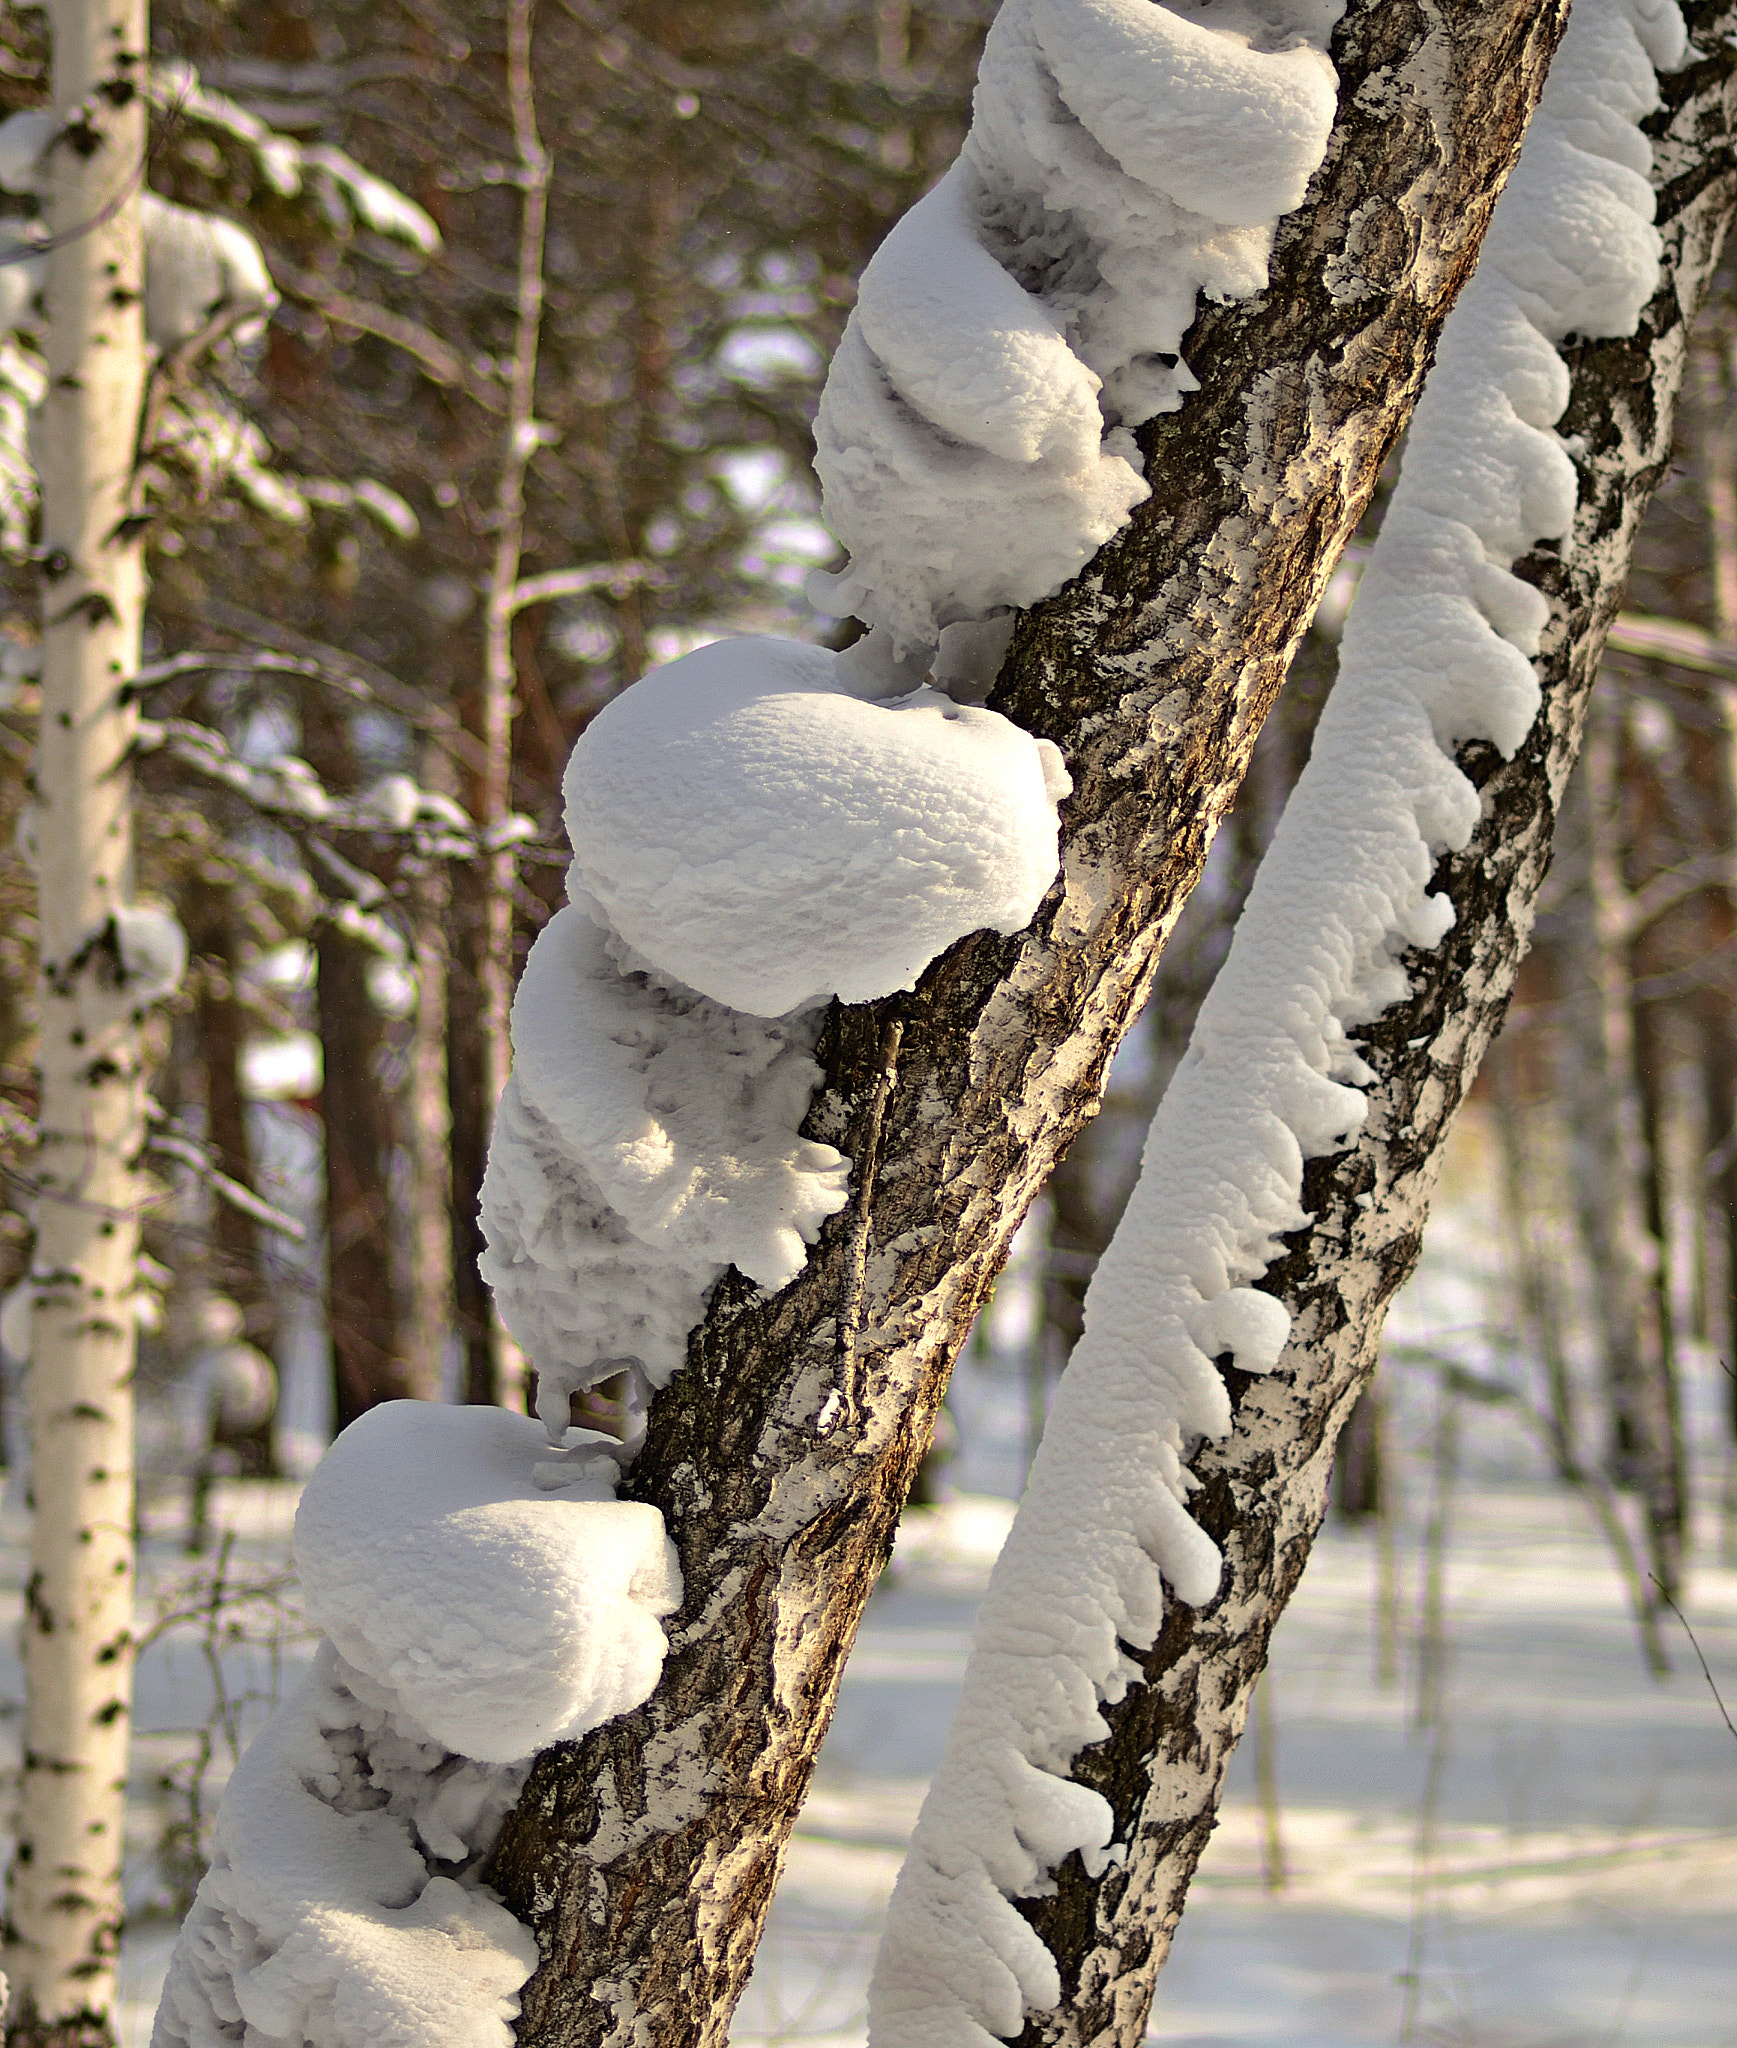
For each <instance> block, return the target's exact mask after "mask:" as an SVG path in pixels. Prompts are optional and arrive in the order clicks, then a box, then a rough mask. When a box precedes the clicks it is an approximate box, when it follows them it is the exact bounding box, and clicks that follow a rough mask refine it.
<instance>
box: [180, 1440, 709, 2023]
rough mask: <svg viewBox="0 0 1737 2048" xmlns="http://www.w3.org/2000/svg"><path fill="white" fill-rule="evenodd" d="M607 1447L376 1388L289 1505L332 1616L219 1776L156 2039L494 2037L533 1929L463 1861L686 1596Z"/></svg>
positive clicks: (635, 1683) (629, 1682) (317, 1595)
mask: <svg viewBox="0 0 1737 2048" xmlns="http://www.w3.org/2000/svg"><path fill="white" fill-rule="evenodd" d="M618 1450H619V1447H618V1446H616V1445H614V1444H612V1443H609V1442H607V1441H606V1440H604V1439H601V1438H596V1437H588V1436H587V1435H586V1434H585V1433H584V1432H579V1431H575V1432H572V1433H571V1437H570V1439H569V1440H568V1441H567V1442H566V1443H565V1444H563V1445H562V1447H560V1448H558V1449H551V1447H550V1444H549V1441H548V1438H547V1436H546V1435H545V1433H544V1431H543V1430H542V1429H541V1428H540V1427H539V1426H538V1425H537V1424H536V1423H534V1422H532V1421H530V1420H529V1419H528V1418H526V1417H524V1416H521V1415H512V1414H509V1413H507V1412H506V1411H505V1410H503V1409H495V1408H446V1407H440V1406H436V1405H435V1404H433V1403H425V1402H418V1401H394V1402H389V1403H387V1404H386V1405H384V1406H382V1407H379V1408H374V1409H371V1410H370V1411H369V1412H368V1413H367V1414H366V1415H364V1416H362V1417H361V1418H360V1420H359V1421H357V1422H355V1423H352V1424H351V1426H350V1428H349V1429H347V1430H346V1431H345V1432H344V1433H343V1435H342V1436H340V1437H339V1439H338V1441H337V1442H336V1443H335V1444H334V1445H333V1446H332V1448H331V1450H330V1451H328V1452H327V1454H326V1456H325V1458H324V1459H323V1460H322V1461H321V1463H320V1465H319V1468H318V1469H317V1471H316V1472H315V1474H314V1476H313V1478H312V1479H311V1480H310V1481H309V1483H308V1485H307V1488H306V1490H305V1491H304V1493H303V1495H302V1501H301V1506H300V1509H299V1511H298V1513H297V1515H296V1557H297V1563H298V1566H299V1568H300V1572H301V1579H302V1587H303V1591H304V1593H305V1595H306V1598H307V1603H308V1607H309V1609H310V1611H311V1612H312V1614H313V1616H314V1618H315V1620H316V1621H318V1622H319V1624H320V1625H321V1627H322V1628H324V1629H325V1631H326V1633H327V1638H328V1639H327V1641H326V1642H324V1643H323V1644H322V1645H321V1648H320V1652H319V1655H318V1658H317V1659H316V1662H315V1666H314V1670H313V1673H312V1675H311V1677H310V1679H309V1680H308V1683H307V1684H306V1685H305V1686H304V1687H303V1688H302V1689H301V1690H300V1691H299V1692H298V1693H296V1694H295V1695H294V1696H293V1697H292V1698H291V1699H290V1700H288V1701H287V1702H286V1703H285V1705H284V1706H283V1707H282V1708H280V1710H279V1711H278V1713H277V1714H276V1715H275V1716H274V1717H273V1719H272V1720H271V1722H270V1723H269V1724H268V1726H267V1727H266V1728H265V1730H264V1731H263V1732H262V1733H261V1735H260V1736H259V1737H258V1738H257V1739H256V1740H255V1741H254V1742H253V1743H252V1744H251V1745H250V1747H249V1748H248V1750H247V1752H246V1754H245V1756H244V1757H243V1758H242V1761H241V1763H240V1765H239V1766H238V1767H237V1769H236V1772H235V1774H234V1776H233V1777H232V1778H231V1779H230V1781H229V1785H228V1787H227V1789H226V1790H225V1792H224V1796H223V1804H222V1807H221V1809H220V1812H219V1816H218V1822H217V1832H216V1853H215V1855H214V1857H213V1861H212V1866H211V1869H210V1870H209V1872H208V1873H207V1874H206V1876H205V1878H204V1879H203V1881H202V1882H201V1884H200V1887H199V1892H198V1895H197V1898H196V1899H195V1902H194V1906H193V1910H192V1912H191V1913H190V1914H189V1915H188V1918H187V1921H186V1923H185V1925H184V1926H183V1928H182V1931H181V1935H180V1938H179V1940H178V1942H177V1944H176V1948H175V1953H174V1957H173V1959H172V1961H171V1964H170V1970H169V1977H168V1982H167V1984H166V1986H165V1989H164V1994H163V2001H162V2004H161V2006H160V2008H159V2010H158V2015H157V2024H156V2029H155V2032H154V2034H153V2036H152V2039H153V2043H154V2048H220V2044H233V2043H234V2042H236V2041H239V2040H245V2041H246V2042H247V2043H248V2044H250V2048H268V2044H280V2043H281V2044H283V2048H508V2044H509V2043H510V2042H511V2040H512V2027H511V2022H512V2020H513V2019H514V2017H515V2016H516V2015H517V2012H518V1994H519V1989H520V1987H521V1986H522V1985H523V1983H524V1981H525V1979H526V1978H527V1977H528V1976H529V1975H530V1973H531V1971H532V1969H533V1968H534V1967H535V1964H536V1959H537V1951H536V1944H535V1942H534V1941H533V1940H532V1938H531V1936H530V1935H529V1933H528V1932H527V1931H526V1930H525V1929H524V1928H522V1927H521V1926H520V1925H519V1924H518V1922H517V1921H516V1920H515V1919H514V1918H513V1917H512V1915H511V1914H509V1913H508V1912H507V1911H506V1910H505V1908H504V1907H502V1906H500V1905H499V1904H498V1903H497V1902H496V1901H495V1900H494V1899H493V1898H492V1897H491V1896H490V1895H488V1894H487V1893H486V1892H484V1891H482V1890H481V1889H479V1887H478V1885H477V1882H476V1871H477V1870H478V1869H479V1868H480V1866H481V1863H482V1861H483V1859H484V1858H485V1857H486V1855H487V1853H488V1850H489V1849H490V1848H491V1847H492V1845H493V1843H494V1840H495V1837H496V1835H497V1834H498V1832H499V1829H500V1824H501V1821H502V1819H503V1817H504V1816H505V1814H506V1813H507V1811H508V1810H509V1808H510V1807H511V1806H512V1804H513V1801H514V1800H515V1799H516V1797H517V1796H518V1792H519V1788H520V1786H521V1785H522V1783H523V1782H524V1775H525V1769H526V1760H527V1759H528V1758H529V1756H530V1755H531V1754H532V1753H533V1752H534V1751H536V1750H538V1749H541V1748H545V1747H547V1745H548V1744H550V1743H552V1742H558V1741H563V1740H567V1739H570V1738H572V1737H574V1736H577V1735H579V1734H582V1733H583V1732H584V1731H585V1730H586V1729H588V1728H593V1727H595V1726H597V1724H598V1723H599V1722H601V1721H604V1720H607V1719H609V1718H611V1717H612V1716H613V1715H616V1714H620V1713H624V1712H626V1711H627V1710H628V1709H629V1708H630V1707H633V1706H636V1705H637V1704H638V1703H639V1702H640V1701H641V1700H642V1699H644V1698H646V1697H647V1696H648V1695H649V1693H650V1692H651V1691H652V1689H653V1687H654V1686H655V1685H656V1683H657V1678H658V1673H659V1671H660V1670H661V1668H662V1665H663V1658H664V1652H665V1649H666V1643H665V1639H664V1634H663V1630H662V1628H661V1626H660V1625H659V1618H660V1617H661V1616H662V1615H665V1614H668V1613H670V1612H671V1611H672V1610H673V1609H674V1607H675V1606H676V1604H677V1601H678V1600H679V1598H680V1591H681V1581H680V1574H679V1571H678V1569H677V1565H676V1560H675V1553H674V1550H673V1547H672V1546H671V1544H670V1543H669V1540H668V1538H667V1537H666V1536H665V1534H664V1530H663V1519H662V1517H661V1516H660V1515H659V1514H658V1512H657V1510H656V1509H655V1508H650V1507H645V1506H643V1505H640V1504H639V1503H636V1502H629V1501H617V1500H615V1499H614V1497H613V1492H612V1487H613V1482H614V1479H615V1476H616V1472H617V1465H616V1459H615V1456H613V1455H611V1453H614V1452H618Z"/></svg>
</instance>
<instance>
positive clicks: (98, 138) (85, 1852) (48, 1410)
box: [5, 0, 146, 2048]
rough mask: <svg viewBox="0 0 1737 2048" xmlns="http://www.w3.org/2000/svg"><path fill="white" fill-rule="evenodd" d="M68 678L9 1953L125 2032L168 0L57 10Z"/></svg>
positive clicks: (43, 770)
mask: <svg viewBox="0 0 1737 2048" xmlns="http://www.w3.org/2000/svg"><path fill="white" fill-rule="evenodd" d="M53 31H54V105H55V109H56V112H57V114H58V115H59V117H60V119H61V121H62V122H63V123H64V124H65V125H64V127H63V129H62V131H61V134H60V138H59V140H58V141H57V142H56V144H55V145H54V147H53V149H52V152H51V155H50V159H49V161H50V163H51V166H52V198H51V202H50V209H49V224H50V228H51V232H52V235H53V237H54V242H55V247H54V251H53V254H52V256H51V257H50V261H49V275H48V287H47V303H48V395H47V398H46V400H45V402H44V405H43V410H42V418H41V428H40V433H41V440H40V465H41V473H42V556H41V566H42V589H43V676H42V729H41V736H40V740H39V743H38V751H37V765H36V801H37V808H38V816H39V829H38V843H39V849H40V861H41V880H40V894H39V906H40V920H41V924H40V932H41V991H40V993H41V1015H42V1056H41V1057H42V1098H41V1129H40V1149H39V1165H38V1181H39V1187H40V1195H39V1207H38V1220H37V1245H36V1256H35V1267H34V1276H33V1277H34V1280H35V1289H36V1291H35V1308H34V1324H33V1331H32V1340H31V1343H32V1363H31V1371H30V1421H31V1435H32V1443H33V1454H32V1456H33V1463H32V1474H31V1483H32V1490H33V1497H34V1505H35V1515H34V1519H33V1524H32V1539H31V1561H30V1580H29V1585H28V1589H27V1595H26V1607H27V1617H26V1624H25V1630H24V1639H25V1685H26V1695H27V1700H26V1707H25V1731H24V1775H23V1787H22V1794H21V1800H20V1812H19V1830H18V1848H17V1853H16V1857H15V1860H14V1864H13V1868H12V1876H11V1887H10V1898H9V1901H8V1913H7V1928H6V1938H5V1963H6V1969H7V1971H8V1973H9V1975H10V1977H11V1981H12V2010H11V2015H10V2018H9V2021H8V2025H7V2040H8V2042H10V2043H25V2042H28V2043H32V2044H37V2043H51V2042H52V2043H55V2044H68V2048H70V2044H72V2043H78V2044H81V2048H83V2044H96V2043H108V2042H111V2041H112V2040H113V2038H114V2030H113V2020H112V2016H111V2015H112V2007H113V2000H114V1957H115V1945H116V1939H117V1936H118V1932H119V1926H120V1917H121V1893H120V1862H121V1834H122V1819H123V1800H124V1788H125V1780H126V1767H127V1738H128V1724H129V1710H130V1695H131V1672H132V1594H133V1581H132V1521H133V1495H132V1478H133V1474H132V1462H133V1459H132V1421H133V1416H132V1399H133V1396H132V1377H133V1340H134V1304H133V1291H134V1286H135V1281H136V1254H137V1247H138V1218H139V1206H140V1200H141V1194H142V1183H141V1180H140V1176H139V1155H140V1152H141V1149H142V1147H143V1143H144V1136H145V1089H144V1075H143V1071H142V1048H141V1026H142V1024H143V1021H144V1011H143V1007H142V1005H141V1002H140V995H139V990H138V986H137V982H136V979H135V977H134V976H133V974H131V973H130V972H129V961H128V957H127V954H126V950H125V948H124V946H123V944H122V936H121V932H120V928H119V926H118V925H117V922H116V914H117V912H119V911H121V910H122V909H123V908H124V906H125V904H126V900H127V896H128V891H129V887H130V883H131V874H130V867H131V854H132V848H131V828H130V819H129V773H128V757H129V753H130V750H131V746H132V741H133V733H134V725H135V715H136V714H135V712H134V710H133V708H132V705H131V702H130V700H129V695H128V692H127V688H126V685H127V681H128V678H129V677H130V676H131V675H132V674H133V672H134V670H135V669H136V667H137V665H138V652H139V615H140V607H141V602H142V598H143V574H142V569H141V561H140V545H139V538H138V527H137V525H136V524H135V523H133V522H132V521H131V519H130V515H131V514H132V512H133V511H134V510H135V506H134V503H133V496H132V492H133V458H134V444H135V441H136V438H137V433H138V423H139V414H140V404H141V399H142V396H143V386H144V370H145V345H144V329H143V323H142V318H141V285H142V276H141V250H140V235H139V188H140V185H141V183H142V180H143V163H144V145H145V101H144V95H143V91H142V86H143V75H142V72H143V65H144V61H145V52H146V18H145V4H144V0H59V4H58V5H56V6H55V7H54V9H53Z"/></svg>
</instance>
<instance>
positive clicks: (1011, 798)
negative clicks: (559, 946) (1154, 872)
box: [545, 272, 1071, 1106]
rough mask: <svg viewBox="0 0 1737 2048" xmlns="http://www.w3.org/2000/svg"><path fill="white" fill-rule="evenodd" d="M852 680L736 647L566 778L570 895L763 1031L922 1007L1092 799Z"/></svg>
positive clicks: (944, 706) (993, 726) (720, 651)
mask: <svg viewBox="0 0 1737 2048" xmlns="http://www.w3.org/2000/svg"><path fill="white" fill-rule="evenodd" d="M999 274H1000V273H999V272H998V273H997V275H999ZM837 667H838V657H837V656H836V655H833V654H831V653H830V652H828V650H827V649H825V648H823V647H806V646H803V645H801V644H800V643H798V642H796V641H790V640H773V639H765V638H745V639H739V640H720V641H716V642H714V643H713V644H712V645H711V646H709V647H702V648H701V649H700V650H699V651H698V652H697V653H694V654H689V655H686V656H684V657H683V659H681V660H680V661H674V662H671V663H670V664H669V665H668V666H667V667H665V668H661V669H657V670H654V671H653V672H652V673H651V674H650V675H648V676H645V677H644V678H642V680H641V681H639V682H637V683H635V684H634V686H633V687H632V689H630V690H628V691H626V692H624V693H623V694H622V695H621V696H620V697H618V698H616V700H615V701H614V702H613V703H612V704H609V705H607V706H606V707H605V708H604V709H603V711H601V712H600V713H599V714H598V716H597V717H596V718H595V719H594V720H593V721H592V722H591V724H590V725H589V726H588V727H587V728H586V730H585V732H584V734H583V735H582V737H581V738H580V741H579V743H578V745H577V746H576V747H575V748H574V749H573V756H572V759H571V761H570V762H569V764H568V767H567V774H566V780H565V783H564V785H563V787H564V791H565V795H566V800H567V830H568V835H569V837H570V838H571V839H572V842H573V851H574V861H573V867H572V870H571V872H570V875H569V878H568V893H569V895H570V896H571V897H572V898H573V900H574V901H575V902H576V903H582V904H585V905H586V906H587V907H588V908H590V909H591V910H592V914H593V915H594V916H595V917H596V918H597V919H598V921H599V922H600V923H603V924H605V925H607V926H608V927H609V928H610V929H611V930H613V931H615V932H618V933H619V934H620V935H621V937H622V938H624V939H625V940H626V941H627V943H628V945H629V946H631V947H633V948H634V949H635V951H636V952H638V953H640V954H642V955H643V956H644V957H645V958H646V959H647V960H649V961H651V962H653V963H655V965H656V966H657V968H658V969H659V970H660V971H661V972H662V973H664V974H666V975H670V976H674V977H675V978H677V979H679V980H681V981H684V982H686V983H687V984H688V985H689V986H690V987H691V988H696V989H699V990H701V991H702V992H703V993H704V994H706V995H708V996H711V997H712V998H713V999H714V1000H715V1001H717V1002H720V1003H724V1004H727V1005H728V1006H729V1007H730V1008H732V1009H735V1010H742V1011H747V1012H749V1013H750V1014H753V1015H756V1016H762V1017H776V1016H782V1015H784V1014H785V1013H786V1012H788V1011H790V1010H793V1009H797V1008H800V1007H803V1006H806V1005H808V1004H812V1003H815V1002H819V1001H824V1000H826V999H827V998H829V997H832V996H838V997H840V998H841V999H842V1000H843V1001H845V1002H847V1003H860V1002H867V1001H870V1000H871V999H872V998H874V997H876V996H884V995H890V994H891V993H892V992H893V991H894V990H895V989H902V988H910V987H912V986H914V984H915V983H916V980H917V977H918V976H919V975H920V974H921V973H922V971H923V969H924V968H925V967H926V966H927V965H928V964H929V962H930V961H931V960H932V959H934V958H935V956H936V955H937V954H938V953H942V952H944V951H945V950H946V948H947V947H948V946H950V945H951V944H952V943H953V942H954V941H955V940H956V939H959V938H962V937H964V935H965V934H966V933H967V932H973V931H980V930H983V929H985V928H990V929H993V930H995V931H1002V932H1014V931H1018V930H1020V929H1021V928H1022V927H1023V926H1025V925H1027V924H1029V923H1030V922H1031V919H1032V917H1033V915H1034V913H1035V912H1036V910H1037V907H1038V905H1039V903H1040V902H1042V900H1043V896H1044V892H1045V891H1046V890H1047V889H1048V888H1049V886H1050V884H1051V882H1053V881H1054V879H1055V874H1056V833H1057V820H1056V808H1055V807H1056V803H1057V801H1058V800H1059V798H1061V797H1062V796H1065V795H1066V793H1067V791H1068V790H1069V788H1070V787H1071V784H1070V783H1069V781H1068V777H1067V772H1066V770H1065V768H1064V767H1063V765H1062V759H1061V755H1060V753H1059V752H1058V751H1057V749H1056V748H1055V747H1054V746H1053V745H1052V744H1051V743H1050V742H1049V741H1047V740H1040V739H1034V738H1033V737H1032V736H1031V735H1030V734H1029V733H1026V732H1022V731H1021V730H1020V728H1019V727H1018V726H1016V725H1014V724H1012V723H1011V721H1009V720H1008V719H1005V718H1003V717H1001V716H1000V715H999V713H997V712H993V711H988V710H984V709H983V708H981V707H980V706H977V705H969V704H956V703H954V702H953V701H952V700H951V698H949V697H947V696H945V695H943V694H942V693H941V692H939V691H937V690H932V689H926V688H920V689H917V690H915V691H912V692H911V693H910V694H909V695H907V696H904V697H901V698H899V699H897V700H896V701H894V702H891V703H871V702H866V701H864V700H863V699H862V698H860V697H858V696H856V695H854V694H852V692H851V691H850V690H848V689H847V688H846V687H845V686H844V685H843V684H842V683H841V682H840V680H839V678H838V675H837ZM545 1106H546V1105H545Z"/></svg>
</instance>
